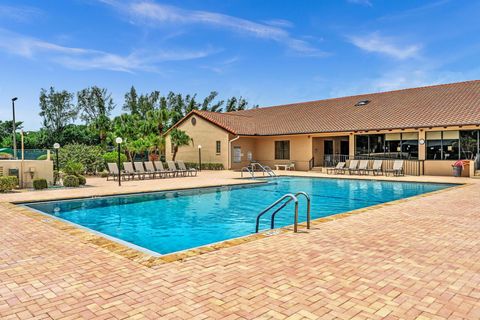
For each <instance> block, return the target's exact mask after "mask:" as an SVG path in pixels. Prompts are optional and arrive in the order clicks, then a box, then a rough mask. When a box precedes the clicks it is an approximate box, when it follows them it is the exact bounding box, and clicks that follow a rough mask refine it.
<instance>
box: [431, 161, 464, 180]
mask: <svg viewBox="0 0 480 320" xmlns="http://www.w3.org/2000/svg"><path fill="white" fill-rule="evenodd" d="M454 163H455V161H449V160H425V163H424V168H425V169H424V174H425V175H426V176H452V175H453V168H452V164H454ZM470 165H473V161H470ZM470 165H469V166H468V167H467V166H465V168H464V169H463V171H462V177H469V176H470V174H471V172H470Z"/></svg>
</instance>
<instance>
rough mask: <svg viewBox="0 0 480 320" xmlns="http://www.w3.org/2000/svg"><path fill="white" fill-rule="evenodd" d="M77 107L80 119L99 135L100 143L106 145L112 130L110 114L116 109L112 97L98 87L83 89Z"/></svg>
mask: <svg viewBox="0 0 480 320" xmlns="http://www.w3.org/2000/svg"><path fill="white" fill-rule="evenodd" d="M77 107H78V109H79V111H80V119H82V120H83V121H85V123H86V124H87V125H89V126H90V127H91V128H92V129H93V130H95V131H96V132H97V133H98V136H99V139H100V143H101V144H104V143H105V139H106V135H107V132H108V130H109V129H110V114H111V112H112V110H113V109H114V108H115V104H114V103H113V99H112V95H111V94H110V93H108V91H107V89H103V88H99V87H97V86H93V87H90V88H86V89H83V90H81V91H79V92H78V93H77Z"/></svg>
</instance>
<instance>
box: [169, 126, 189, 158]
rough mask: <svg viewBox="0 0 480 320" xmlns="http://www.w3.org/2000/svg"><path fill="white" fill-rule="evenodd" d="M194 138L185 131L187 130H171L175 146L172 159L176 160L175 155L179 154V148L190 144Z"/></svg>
mask: <svg viewBox="0 0 480 320" xmlns="http://www.w3.org/2000/svg"><path fill="white" fill-rule="evenodd" d="M191 141H192V138H190V137H189V136H188V134H186V133H185V131H182V130H179V129H176V128H175V129H172V131H170V143H171V144H172V146H173V155H172V160H173V161H175V157H176V156H177V152H178V148H179V147H182V146H188V145H189V144H190V142H191Z"/></svg>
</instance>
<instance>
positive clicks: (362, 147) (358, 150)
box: [355, 136, 368, 156]
mask: <svg viewBox="0 0 480 320" xmlns="http://www.w3.org/2000/svg"><path fill="white" fill-rule="evenodd" d="M355 155H356V156H368V136H355Z"/></svg>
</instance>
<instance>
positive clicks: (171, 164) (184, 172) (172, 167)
mask: <svg viewBox="0 0 480 320" xmlns="http://www.w3.org/2000/svg"><path fill="white" fill-rule="evenodd" d="M167 166H168V169H169V170H170V171H172V172H175V174H176V175H177V176H179V175H181V176H182V177H186V176H187V170H182V169H177V166H176V165H175V162H174V161H167Z"/></svg>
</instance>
